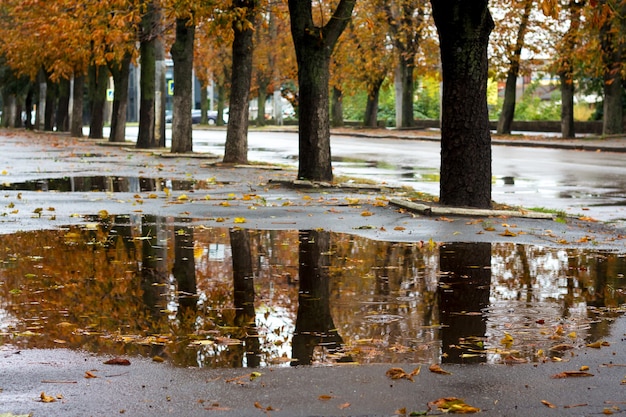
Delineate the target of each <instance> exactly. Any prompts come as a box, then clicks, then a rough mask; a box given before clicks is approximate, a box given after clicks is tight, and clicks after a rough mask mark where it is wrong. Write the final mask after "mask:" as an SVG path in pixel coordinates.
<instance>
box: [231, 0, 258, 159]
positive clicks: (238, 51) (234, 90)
mask: <svg viewBox="0 0 626 417" xmlns="http://www.w3.org/2000/svg"><path fill="white" fill-rule="evenodd" d="M233 3H234V6H235V7H239V8H242V9H245V10H246V16H245V19H246V20H247V22H249V23H250V26H247V25H246V24H245V23H244V22H242V21H236V22H233V29H234V31H235V38H234V40H233V73H232V82H231V89H230V108H229V115H228V129H227V131H226V145H225V149H224V162H226V163H239V164H247V163H248V118H249V112H250V110H249V106H250V105H249V102H250V83H251V82H252V49H253V42H252V37H253V34H254V30H253V27H254V22H255V14H256V10H255V2H254V1H252V0H235V1H234V2H233Z"/></svg>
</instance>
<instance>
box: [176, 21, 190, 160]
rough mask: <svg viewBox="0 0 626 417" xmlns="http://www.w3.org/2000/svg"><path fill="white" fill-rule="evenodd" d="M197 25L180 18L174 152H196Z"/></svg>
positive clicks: (178, 25) (177, 28)
mask: <svg viewBox="0 0 626 417" xmlns="http://www.w3.org/2000/svg"><path fill="white" fill-rule="evenodd" d="M194 34H195V26H193V25H189V18H182V19H181V18H179V19H176V41H175V42H174V45H172V51H171V53H172V60H173V61H174V100H173V104H174V109H173V113H172V152H173V153H185V152H192V151H193V143H192V139H193V136H192V128H191V101H192V96H191V94H192V82H193V40H194Z"/></svg>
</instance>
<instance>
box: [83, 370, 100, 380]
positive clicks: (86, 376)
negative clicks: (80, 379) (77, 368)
mask: <svg viewBox="0 0 626 417" xmlns="http://www.w3.org/2000/svg"><path fill="white" fill-rule="evenodd" d="M85 378H87V379H89V378H98V376H97V375H95V374H93V373H92V372H91V371H85Z"/></svg>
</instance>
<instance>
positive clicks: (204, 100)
mask: <svg viewBox="0 0 626 417" xmlns="http://www.w3.org/2000/svg"><path fill="white" fill-rule="evenodd" d="M200 111H201V113H202V117H201V118H200V124H203V125H205V124H208V123H209V119H208V117H207V112H208V111H209V92H208V91H207V86H206V85H201V86H200ZM216 124H217V122H216Z"/></svg>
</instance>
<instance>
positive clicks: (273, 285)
mask: <svg viewBox="0 0 626 417" xmlns="http://www.w3.org/2000/svg"><path fill="white" fill-rule="evenodd" d="M88 220H89V222H88V223H86V224H85V225H84V226H82V227H78V226H72V227H68V228H65V229H63V230H57V231H50V230H46V231H35V232H22V233H16V234H13V235H2V236H0V261H1V264H0V343H2V344H10V345H14V346H17V347H24V348H27V347H41V348H44V347H48V348H52V347H68V348H73V349H85V350H90V351H93V352H98V353H112V354H118V355H119V354H129V355H133V354H140V355H145V356H150V357H154V356H159V357H161V358H164V359H165V360H167V361H169V362H171V363H173V364H175V365H178V366H206V367H242V366H246V367H258V366H267V365H270V364H285V365H289V364H291V365H302V364H319V363H334V362H338V361H358V362H361V363H369V362H407V361H408V362H422V363H431V362H439V361H443V362H464V363H472V362H485V361H487V362H498V361H508V360H516V361H518V360H525V361H539V360H544V358H546V357H549V356H556V355H560V354H562V353H561V352H556V351H551V349H552V348H553V347H554V346H558V345H561V346H562V345H566V346H567V347H571V348H573V349H577V348H581V347H583V346H584V345H585V344H586V343H589V342H593V341H596V340H601V339H602V338H603V337H605V336H606V335H607V334H608V332H609V331H610V325H611V321H612V318H613V317H614V316H615V315H616V314H621V313H622V309H621V306H622V304H623V303H624V302H625V301H626V300H625V298H626V296H625V291H626V284H625V282H624V273H625V272H626V260H625V258H624V255H621V254H616V253H600V252H595V251H588V250H581V249H557V248H546V247H538V246H526V245H515V244H489V243H474V244H468V243H454V244H444V245H436V244H429V243H422V242H419V243H412V244H408V243H396V242H379V241H370V240H367V239H365V238H362V237H356V236H352V235H347V234H337V233H331V232H327V231H323V230H305V231H276V230H274V231H264V230H244V229H238V228H235V229H230V230H229V229H222V228H207V227H203V226H192V225H191V224H190V223H189V219H185V218H163V217H155V216H142V215H131V216H113V217H111V218H106V219H100V218H99V217H97V216H94V217H93V218H90V219H88Z"/></svg>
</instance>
